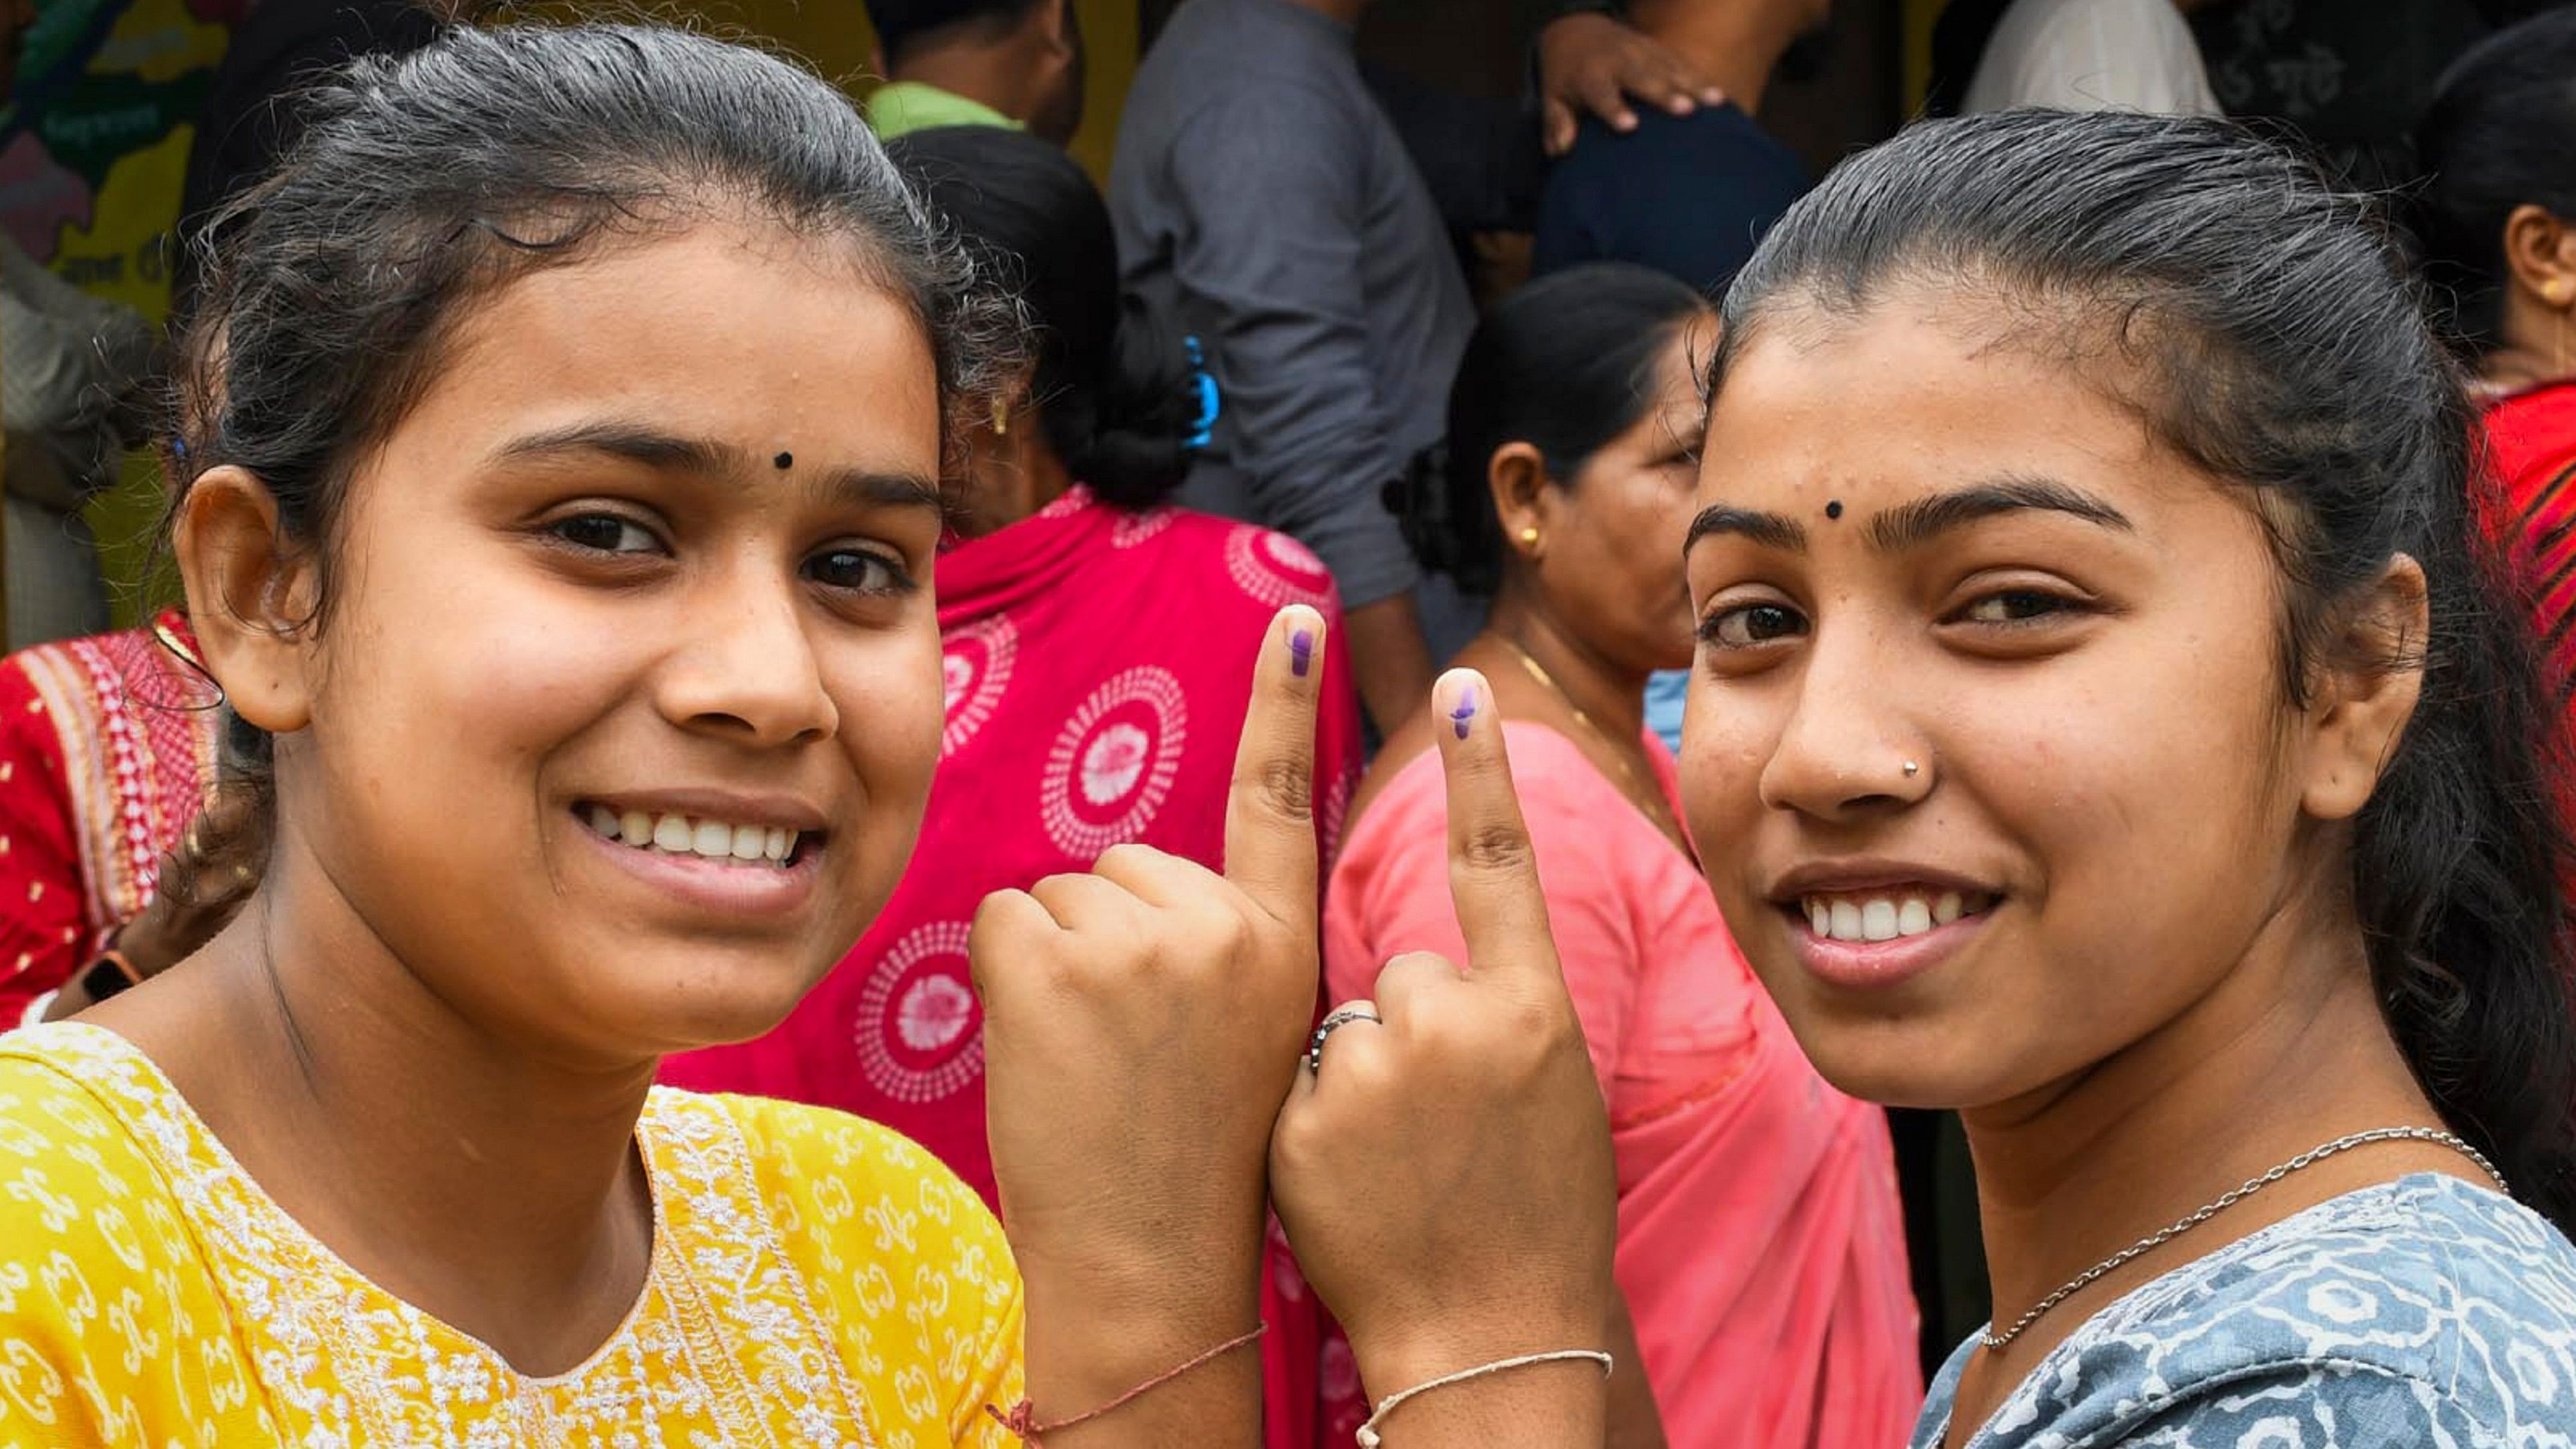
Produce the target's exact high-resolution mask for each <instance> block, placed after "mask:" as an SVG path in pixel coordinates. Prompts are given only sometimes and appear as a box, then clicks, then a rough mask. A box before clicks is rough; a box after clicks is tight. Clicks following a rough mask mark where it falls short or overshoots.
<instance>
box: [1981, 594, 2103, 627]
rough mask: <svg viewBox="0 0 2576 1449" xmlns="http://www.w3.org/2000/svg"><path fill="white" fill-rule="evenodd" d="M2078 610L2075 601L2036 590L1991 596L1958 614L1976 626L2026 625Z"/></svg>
mask: <svg viewBox="0 0 2576 1449" xmlns="http://www.w3.org/2000/svg"><path fill="white" fill-rule="evenodd" d="M2074 607H2076V605H2075V601H2074V600H2072V599H2066V598H2060V597H2059V596H2058V595H2056V594H2051V593H2044V592H2042V591H2040V590H2037V589H2007V590H2005V591H2004V592H2002V593H1999V594H1988V595H1987V596H1985V597H1984V598H1982V599H1979V600H1977V601H1976V602H1974V603H1972V604H1970V605H1968V607H1967V608H1965V609H1962V610H1961V611H1960V612H1959V617H1960V618H1962V619H1965V620H1967V621H1969V622H1970V623H1974V624H2025V623H2028V622H2030V621H2031V620H2034V619H2044V618H2046V617H2048V616H2049V615H2051V614H2061V613H2064V612H2066V611H2068V610H2070V609H2072V608H2074Z"/></svg>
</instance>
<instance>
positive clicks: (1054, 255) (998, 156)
mask: <svg viewBox="0 0 2576 1449" xmlns="http://www.w3.org/2000/svg"><path fill="white" fill-rule="evenodd" d="M886 153H887V154H888V155H889V156H891V157H893V158H894V163H895V166H896V167H897V168H898V169H899V170H901V171H902V172H903V174H904V176H905V178H906V179H907V180H909V181H910V182H911V183H912V186H913V189H914V190H915V191H916V192H918V193H919V194H920V195H921V198H922V200H923V201H924V202H925V203H926V204H927V205H928V206H929V208H930V210H931V211H932V212H933V213H934V214H936V215H938V216H940V217H941V218H943V219H944V220H945V221H946V222H947V223H948V224H949V225H950V226H952V227H953V228H954V229H955V230H956V232H957V233H958V235H959V236H960V238H961V239H962V240H963V241H964V242H965V244H966V245H967V246H968V247H969V248H972V249H974V250H976V251H978V252H981V253H983V254H986V255H988V256H989V257H990V258H991V260H992V262H993V269H994V271H995V273H996V274H997V275H998V276H999V277H1001V278H1003V279H1005V280H1006V281H1007V282H1009V283H1010V284H1012V285H1013V287H1014V288H1015V290H1016V291H1017V292H1018V295H1019V298H1020V301H1021V303H1022V304H1023V305H1024V306H1025V307H1026V308H1027V309H1028V312H1029V318H1030V321H1031V323H1032V324H1033V329H1034V332H1033V338H1034V340H1033V343H1032V345H1033V347H1034V349H1035V351H1036V354H1037V357H1036V370H1035V372H1034V374H1033V375H1032V377H1031V379H1030V385H1029V397H1030V400H1031V401H1032V402H1033V403H1034V404H1036V406H1037V408H1038V416H1039V419H1040V425H1041V426H1042V428H1043V429H1044V430H1045V433H1046V438H1047V442H1048V443H1049V444H1051V445H1053V447H1054V448H1055V450H1056V455H1057V456H1058V457H1060V458H1062V459H1063V460H1064V464H1065V467H1066V469H1067V470H1068V471H1069V472H1071V473H1072V475H1073V477H1074V479H1075V480H1076V481H1077V482H1080V483H1083V484H1086V485H1088V486H1089V487H1090V489H1091V491H1092V492H1093V493H1095V494H1097V495H1098V496H1099V497H1100V498H1101V499H1102V501H1104V502H1107V503H1110V504H1112V505H1115V506H1117V507H1120V508H1131V509H1142V508H1149V507H1152V506H1153V505H1154V504H1156V503H1159V502H1161V501H1162V500H1163V499H1164V497H1165V496H1166V495H1168V494H1169V493H1170V492H1171V491H1172V490H1173V489H1174V488H1176V487H1178V486H1180V482H1181V479H1182V478H1183V477H1184V476H1185V475H1186V474H1187V473H1188V472H1189V461H1190V452H1189V445H1188V438H1189V434H1190V431H1191V426H1192V423H1193V420H1194V419H1195V417H1196V415H1197V411H1198V401H1197V399H1196V398H1195V397H1194V396H1192V395H1191V394H1190V391H1189V386H1190V377H1191V373H1190V365H1189V360H1188V354H1187V351H1186V348H1185V346H1184V344H1183V343H1182V341H1181V339H1180V338H1178V337H1176V336H1172V335H1169V334H1166V333H1164V332H1162V331H1160V330H1159V329H1157V328H1156V327H1155V326H1154V325H1153V324H1152V323H1151V322H1150V321H1149V320H1148V318H1147V317H1146V315H1145V313H1144V312H1143V310H1142V309H1141V308H1140V307H1139V306H1137V305H1135V304H1133V303H1132V302H1131V301H1129V300H1127V299H1125V298H1122V297H1121V295H1120V291H1119V286H1118V244H1117V239H1116V234H1115V232H1114V231H1113V230H1112V229H1111V227H1110V223H1109V208H1108V207H1107V205H1105V204H1104V203H1103V202H1102V201H1101V199H1100V192H1099V190H1098V189H1097V188H1095V187H1094V186H1093V185H1092V184H1091V178H1090V177H1089V176H1086V175H1084V174H1083V170H1082V168H1081V167H1080V166H1078V165H1075V164H1074V161H1073V158H1072V157H1070V156H1067V155H1066V154H1065V153H1064V151H1063V149H1062V148H1061V147H1058V146H1055V145H1053V144H1051V143H1049V142H1047V141H1043V140H1040V139H1039V138H1038V137H1036V136H1032V135H1030V134H1028V133H1027V132H1025V131H1013V130H1008V129H1005V128H1003V127H1000V126H940V127H935V128H933V129H930V130H925V131H914V132H912V133H910V134H909V135H905V136H901V137H898V138H896V139H895V140H894V141H892V142H891V143H889V144H888V145H887V147H886Z"/></svg>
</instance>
